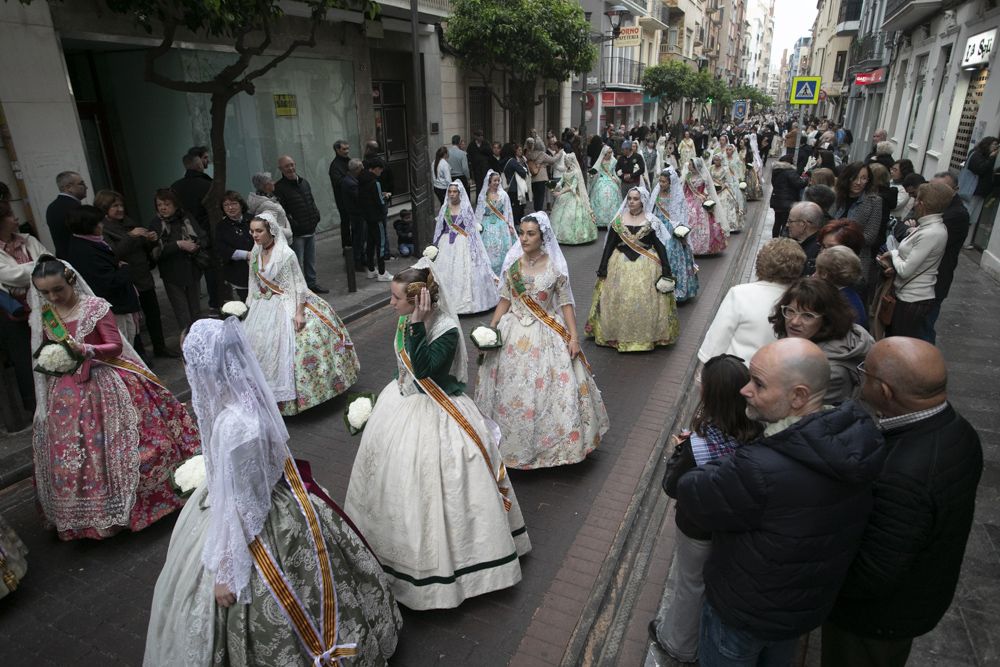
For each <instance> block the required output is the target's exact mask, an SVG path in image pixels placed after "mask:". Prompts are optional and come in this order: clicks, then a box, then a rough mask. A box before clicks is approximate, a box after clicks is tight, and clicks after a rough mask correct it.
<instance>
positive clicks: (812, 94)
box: [788, 76, 821, 104]
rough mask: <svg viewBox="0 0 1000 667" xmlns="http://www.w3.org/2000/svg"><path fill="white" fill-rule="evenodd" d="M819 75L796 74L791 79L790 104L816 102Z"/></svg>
mask: <svg viewBox="0 0 1000 667" xmlns="http://www.w3.org/2000/svg"><path fill="white" fill-rule="evenodd" d="M820 81H821V77H818V76H797V77H795V78H793V79H792V96H791V97H790V98H789V100H788V101H789V102H790V103H791V104H818V103H819V85H820Z"/></svg>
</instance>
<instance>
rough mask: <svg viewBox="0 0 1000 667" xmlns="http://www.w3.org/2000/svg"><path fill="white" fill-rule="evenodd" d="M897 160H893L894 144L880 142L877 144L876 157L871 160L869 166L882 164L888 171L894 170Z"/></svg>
mask: <svg viewBox="0 0 1000 667" xmlns="http://www.w3.org/2000/svg"><path fill="white" fill-rule="evenodd" d="M894 162H895V160H893V159H892V142H891V141H879V142H878V143H876V144H875V155H873V156H872V157H871V159H870V162H869V164H876V163H877V164H881V165H882V166H884V167H885V168H886V169H890V168H892V165H893V163H894Z"/></svg>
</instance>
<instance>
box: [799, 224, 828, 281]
mask: <svg viewBox="0 0 1000 667" xmlns="http://www.w3.org/2000/svg"><path fill="white" fill-rule="evenodd" d="M799 245H800V246H801V247H802V251H803V252H804V253H805V254H806V263H805V264H803V265H802V275H803V276H811V275H812V274H814V273H816V258H817V257H819V251H820V250H822V249H823V246H821V245H820V243H819V233H818V232H817V233H816V234H813V235H812V236H810V237H808V238H806V240H804V241H799Z"/></svg>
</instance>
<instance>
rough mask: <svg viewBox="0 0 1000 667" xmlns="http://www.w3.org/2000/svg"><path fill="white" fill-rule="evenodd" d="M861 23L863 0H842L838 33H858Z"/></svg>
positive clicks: (847, 34)
mask: <svg viewBox="0 0 1000 667" xmlns="http://www.w3.org/2000/svg"><path fill="white" fill-rule="evenodd" d="M860 24H861V0H841V3H840V11H839V12H838V13H837V27H836V35H837V36H838V37H844V36H849V35H856V34H858V27H859V26H860Z"/></svg>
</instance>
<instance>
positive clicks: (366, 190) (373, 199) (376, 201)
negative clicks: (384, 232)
mask: <svg viewBox="0 0 1000 667" xmlns="http://www.w3.org/2000/svg"><path fill="white" fill-rule="evenodd" d="M358 207H359V208H360V210H361V217H362V218H364V219H365V222H367V223H379V222H382V219H383V218H384V217H385V206H384V205H383V203H382V198H381V197H379V194H378V177H377V176H375V174H374V173H372V172H371V171H369V170H367V169H365V170H364V171H363V172H361V175H360V176H358Z"/></svg>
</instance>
